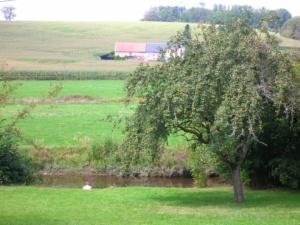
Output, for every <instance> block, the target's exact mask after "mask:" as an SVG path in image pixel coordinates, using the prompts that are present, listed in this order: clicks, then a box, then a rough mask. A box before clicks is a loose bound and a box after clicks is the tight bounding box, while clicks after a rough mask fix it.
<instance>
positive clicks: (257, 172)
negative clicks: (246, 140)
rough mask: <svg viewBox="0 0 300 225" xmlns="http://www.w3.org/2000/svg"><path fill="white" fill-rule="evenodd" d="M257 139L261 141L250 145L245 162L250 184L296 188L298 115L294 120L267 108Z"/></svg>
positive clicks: (299, 156)
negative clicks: (260, 143)
mask: <svg viewBox="0 0 300 225" xmlns="http://www.w3.org/2000/svg"><path fill="white" fill-rule="evenodd" d="M265 117H266V118H265V122H264V124H263V132H262V133H261V134H260V136H259V139H260V140H262V141H263V142H264V143H266V146H265V145H254V146H253V148H252V150H251V152H250V154H249V156H248V160H247V162H246V164H245V167H244V168H245V171H246V172H247V173H248V174H249V178H250V184H251V185H252V186H258V187H268V186H285V187H289V188H294V189H299V188H300V164H299V161H300V154H299V149H300V141H299V140H300V123H299V121H300V115H299V113H298V115H296V117H297V118H296V120H295V121H296V122H295V123H294V124H292V126H291V124H290V122H291V121H289V120H287V119H286V118H285V117H281V118H278V117H277V116H276V114H275V113H274V109H270V110H268V111H267V113H266V115H265Z"/></svg>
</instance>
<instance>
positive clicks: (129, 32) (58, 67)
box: [0, 21, 300, 72]
mask: <svg viewBox="0 0 300 225" xmlns="http://www.w3.org/2000/svg"><path fill="white" fill-rule="evenodd" d="M185 25H186V23H176V22H173V23H169V22H32V21H27V22H24V21H22V22H12V23H5V22H3V21H0V31H1V33H0V49H1V51H0V68H1V67H3V68H5V69H8V70H15V71H52V72H55V71H65V72H70V71H71V72H72V71H73V72H75V71H81V72H95V71H97V72H99V71H103V72H111V71H122V72H130V71H133V70H134V69H135V68H136V67H137V66H138V65H139V62H135V61H101V60H99V55H101V54H103V53H107V52H111V51H113V50H114V44H115V42H117V41H123V42H126V41H127V42H167V41H168V40H169V39H170V37H171V36H173V35H175V34H176V33H177V32H178V31H183V29H184V26H185ZM191 27H192V29H193V31H194V32H195V31H196V28H197V24H191ZM278 38H279V40H280V41H281V46H283V47H300V41H295V40H292V39H288V38H284V37H281V36H279V35H278Z"/></svg>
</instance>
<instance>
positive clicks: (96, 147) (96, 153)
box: [89, 139, 119, 168]
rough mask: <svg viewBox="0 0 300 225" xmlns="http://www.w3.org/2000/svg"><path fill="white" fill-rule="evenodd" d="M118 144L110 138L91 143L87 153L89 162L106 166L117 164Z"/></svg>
mask: <svg viewBox="0 0 300 225" xmlns="http://www.w3.org/2000/svg"><path fill="white" fill-rule="evenodd" d="M118 153H119V146H118V145H117V144H116V143H114V142H113V141H112V140H111V139H106V140H104V141H103V142H101V143H95V144H93V146H92V148H91V150H90V153H89V162H91V163H96V164H97V165H99V166H101V167H103V168H107V167H112V166H117V161H118Z"/></svg>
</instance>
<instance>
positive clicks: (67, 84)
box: [13, 80, 125, 99]
mask: <svg viewBox="0 0 300 225" xmlns="http://www.w3.org/2000/svg"><path fill="white" fill-rule="evenodd" d="M14 83H15V84H16V85H18V88H17V89H16V90H15V92H14V93H13V96H14V97H16V98H26V97H45V96H47V93H48V91H49V90H51V88H53V87H54V86H57V85H59V86H61V87H62V90H61V92H59V95H58V96H90V97H102V98H107V99H116V98H122V97H125V91H124V81H122V80H100V81H98V80H82V81H16V82H14Z"/></svg>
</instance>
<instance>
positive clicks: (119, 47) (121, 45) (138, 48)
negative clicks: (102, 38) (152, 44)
mask: <svg viewBox="0 0 300 225" xmlns="http://www.w3.org/2000/svg"><path fill="white" fill-rule="evenodd" d="M115 51H116V52H146V44H145V43H132V42H131V43H129V42H117V43H116V44H115Z"/></svg>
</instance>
